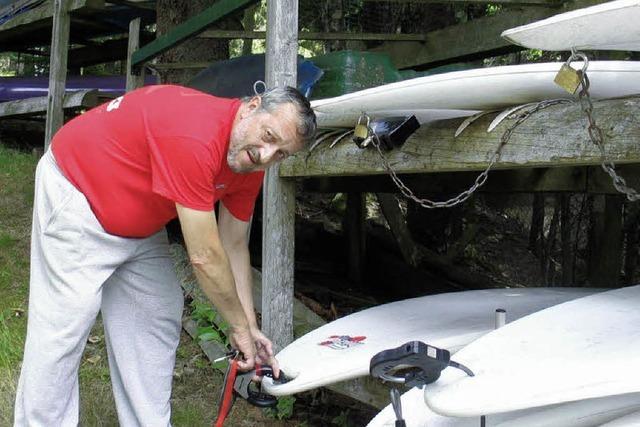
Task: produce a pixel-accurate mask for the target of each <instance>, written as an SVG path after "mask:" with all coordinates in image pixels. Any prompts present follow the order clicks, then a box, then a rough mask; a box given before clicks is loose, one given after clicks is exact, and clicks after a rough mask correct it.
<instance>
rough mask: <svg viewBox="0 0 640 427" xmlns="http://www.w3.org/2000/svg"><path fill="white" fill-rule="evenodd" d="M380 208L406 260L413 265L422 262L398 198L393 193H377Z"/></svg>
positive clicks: (415, 265)
mask: <svg viewBox="0 0 640 427" xmlns="http://www.w3.org/2000/svg"><path fill="white" fill-rule="evenodd" d="M376 196H377V198H378V202H379V203H380V210H382V214H383V215H384V217H385V219H386V220H387V224H389V229H390V230H391V234H393V237H394V238H395V239H396V243H398V247H399V248H400V253H402V258H403V259H404V260H405V262H406V263H407V264H409V265H411V266H413V267H417V266H418V264H419V262H420V250H419V248H418V246H417V245H416V242H415V241H414V240H413V237H412V236H411V232H410V231H409V227H408V226H407V222H406V220H405V216H404V215H403V213H402V211H401V210H400V204H399V203H398V199H396V197H395V196H394V195H393V194H389V193H376Z"/></svg>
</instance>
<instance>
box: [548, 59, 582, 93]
mask: <svg viewBox="0 0 640 427" xmlns="http://www.w3.org/2000/svg"><path fill="white" fill-rule="evenodd" d="M581 81H582V71H579V70H575V69H573V68H571V66H570V65H569V64H562V67H560V71H558V74H556V78H555V79H553V82H554V83H555V84H557V85H558V86H560V87H561V88H563V89H564V90H566V91H567V92H569V93H570V94H572V95H573V94H574V93H576V91H577V90H578V88H579V87H580V82H581Z"/></svg>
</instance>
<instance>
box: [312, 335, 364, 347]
mask: <svg viewBox="0 0 640 427" xmlns="http://www.w3.org/2000/svg"><path fill="white" fill-rule="evenodd" d="M365 339H367V337H365V336H356V337H351V336H349V335H331V336H330V337H329V339H328V340H326V341H322V342H320V343H318V345H324V346H326V347H329V348H332V349H334V350H344V349H347V348H349V347H353V346H354V345H358V344H364V342H363V341H364V340H365Z"/></svg>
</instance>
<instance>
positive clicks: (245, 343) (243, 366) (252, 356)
mask: <svg viewBox="0 0 640 427" xmlns="http://www.w3.org/2000/svg"><path fill="white" fill-rule="evenodd" d="M229 341H230V342H231V346H232V347H233V348H235V349H237V350H238V351H239V352H240V353H242V356H243V358H242V359H239V360H238V369H239V370H241V371H243V372H246V371H250V370H251V369H253V368H254V367H255V364H256V346H255V343H254V342H253V337H252V336H251V332H250V330H249V328H237V329H236V328H233V327H232V328H231V329H230V331H229Z"/></svg>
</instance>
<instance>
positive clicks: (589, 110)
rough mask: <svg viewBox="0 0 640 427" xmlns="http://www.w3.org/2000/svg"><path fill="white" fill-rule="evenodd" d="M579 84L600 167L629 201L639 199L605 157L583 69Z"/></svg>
mask: <svg viewBox="0 0 640 427" xmlns="http://www.w3.org/2000/svg"><path fill="white" fill-rule="evenodd" d="M573 55H576V52H573V54H572V56H573ZM580 85H581V89H580V92H579V93H578V99H579V100H580V106H581V108H582V111H583V112H584V114H585V115H586V116H587V119H588V121H589V127H588V128H587V131H588V132H589V138H591V142H593V144H594V145H595V146H596V147H598V149H599V150H600V159H601V161H602V164H601V166H602V169H603V170H604V171H605V172H606V173H607V174H608V175H609V176H610V177H611V179H612V180H613V186H614V187H615V189H616V190H618V191H619V192H620V193H622V194H624V195H625V196H626V197H627V199H628V200H629V201H631V202H635V201H637V200H640V194H638V192H637V191H636V190H634V189H633V188H631V187H629V186H628V185H627V182H626V181H625V180H624V178H623V177H621V176H620V175H618V174H617V173H616V169H615V164H614V163H613V162H612V161H611V159H610V158H608V157H607V153H606V151H605V149H604V132H603V131H602V128H600V127H599V126H598V125H597V124H596V120H595V118H594V117H593V102H591V95H590V94H589V77H587V73H586V72H584V71H582V72H580Z"/></svg>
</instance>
